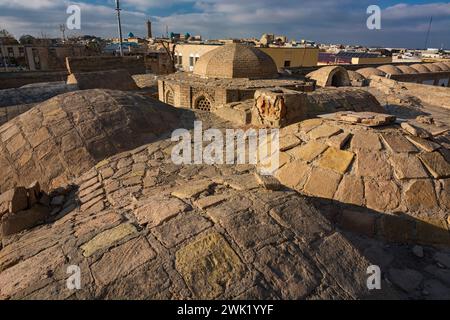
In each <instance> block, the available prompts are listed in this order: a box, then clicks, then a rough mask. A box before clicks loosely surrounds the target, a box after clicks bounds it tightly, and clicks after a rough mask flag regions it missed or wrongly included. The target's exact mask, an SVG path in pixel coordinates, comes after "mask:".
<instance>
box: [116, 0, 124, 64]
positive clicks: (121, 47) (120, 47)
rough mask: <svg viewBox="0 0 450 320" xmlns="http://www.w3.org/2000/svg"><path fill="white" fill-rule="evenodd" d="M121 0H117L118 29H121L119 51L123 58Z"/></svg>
mask: <svg viewBox="0 0 450 320" xmlns="http://www.w3.org/2000/svg"><path fill="white" fill-rule="evenodd" d="M119 1H120V0H116V9H115V10H116V11H117V27H118V29H119V50H120V56H121V57H123V38H122V23H121V22H120V11H121V10H122V9H120V2H119Z"/></svg>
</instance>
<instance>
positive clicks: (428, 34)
mask: <svg viewBox="0 0 450 320" xmlns="http://www.w3.org/2000/svg"><path fill="white" fill-rule="evenodd" d="M432 23H433V17H431V18H430V25H429V26H428V31H427V38H426V40H425V50H427V49H428V40H429V38H430V31H431V24H432Z"/></svg>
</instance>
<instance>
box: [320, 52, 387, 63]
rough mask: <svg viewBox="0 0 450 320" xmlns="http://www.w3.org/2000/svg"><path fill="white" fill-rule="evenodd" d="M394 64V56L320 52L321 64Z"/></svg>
mask: <svg viewBox="0 0 450 320" xmlns="http://www.w3.org/2000/svg"><path fill="white" fill-rule="evenodd" d="M391 62H392V56H382V55H380V54H378V53H367V52H348V51H340V52H338V53H330V52H320V53H319V64H322V65H325V64H385V63H386V64H387V63H391Z"/></svg>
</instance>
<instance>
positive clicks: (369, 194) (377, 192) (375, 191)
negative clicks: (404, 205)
mask: <svg viewBox="0 0 450 320" xmlns="http://www.w3.org/2000/svg"><path fill="white" fill-rule="evenodd" d="M365 196H366V205H367V207H368V208H370V209H373V210H378V211H380V212H388V211H392V210H394V209H396V208H397V207H398V206H399V205H400V189H399V187H398V186H397V185H396V184H395V182H394V181H392V180H390V181H387V180H375V179H369V180H366V181H365Z"/></svg>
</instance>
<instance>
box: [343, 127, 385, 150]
mask: <svg viewBox="0 0 450 320" xmlns="http://www.w3.org/2000/svg"><path fill="white" fill-rule="evenodd" d="M350 147H351V150H353V151H356V150H359V149H363V150H370V151H378V150H381V148H382V146H381V142H380V139H379V138H378V134H376V133H372V132H364V131H358V132H355V133H354V134H353V138H352V141H351V144H350Z"/></svg>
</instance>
